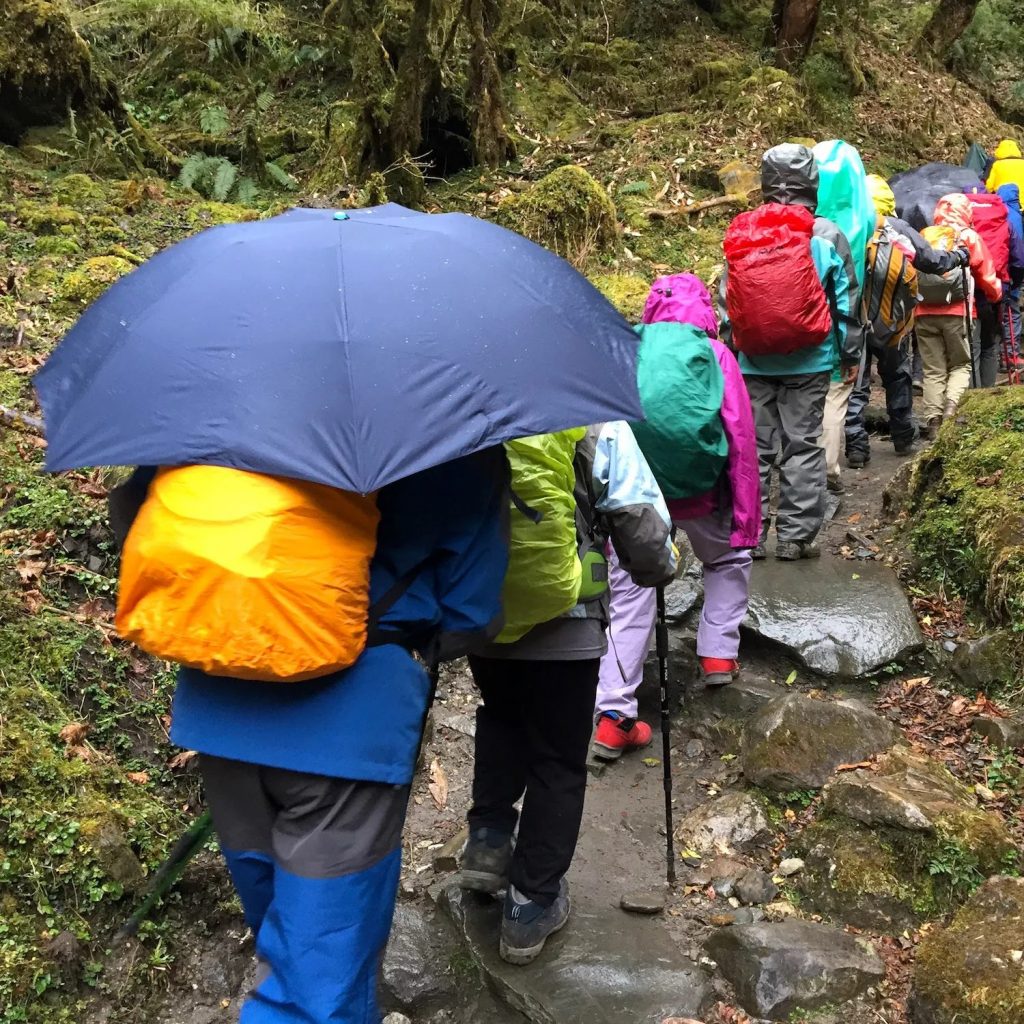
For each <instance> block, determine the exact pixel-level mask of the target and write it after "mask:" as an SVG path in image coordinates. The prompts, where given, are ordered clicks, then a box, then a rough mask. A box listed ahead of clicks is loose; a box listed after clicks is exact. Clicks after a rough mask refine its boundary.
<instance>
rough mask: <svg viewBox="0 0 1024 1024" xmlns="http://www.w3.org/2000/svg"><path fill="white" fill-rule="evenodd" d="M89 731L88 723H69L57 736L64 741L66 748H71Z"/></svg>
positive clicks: (90, 727)
mask: <svg viewBox="0 0 1024 1024" xmlns="http://www.w3.org/2000/svg"><path fill="white" fill-rule="evenodd" d="M90 729H92V726H91V725H89V723H88V722H70V723H69V724H68V725H65V726H64V728H63V729H61V731H60V732H59V733H58V734H57V735H58V736H59V737H60V738H61V739H62V740H63V741H64V745H65V746H66V747H73V746H76V745H77V744H79V743H81V742H82V740H84V739H85V737H86V736H88V735H89V730H90Z"/></svg>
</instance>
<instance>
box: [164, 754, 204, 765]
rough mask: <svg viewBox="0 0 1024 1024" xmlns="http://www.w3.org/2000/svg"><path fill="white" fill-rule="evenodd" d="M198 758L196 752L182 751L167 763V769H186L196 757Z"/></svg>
mask: <svg viewBox="0 0 1024 1024" xmlns="http://www.w3.org/2000/svg"><path fill="white" fill-rule="evenodd" d="M198 756H199V752H198V751H196V750H182V751H179V752H178V753H177V754H175V755H174V757H172V758H171V759H170V761H168V762H167V767H168V768H187V767H188V766H189V765H190V764H191V763H192V761H194V760H195V758H196V757H198Z"/></svg>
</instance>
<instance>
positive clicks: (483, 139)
mask: <svg viewBox="0 0 1024 1024" xmlns="http://www.w3.org/2000/svg"><path fill="white" fill-rule="evenodd" d="M466 21H467V22H468V24H469V31H470V36H471V38H472V46H471V48H470V53H469V90H468V92H469V102H470V104H471V108H470V109H471V114H472V122H473V148H474V151H475V155H476V159H477V160H478V161H479V162H480V163H482V164H486V165H487V166H488V167H497V166H498V164H500V163H501V162H502V161H503V160H507V159H508V158H509V157H510V156H511V155H512V154H513V153H514V152H515V147H514V146H513V144H512V140H511V139H510V138H509V137H508V133H507V132H506V131H505V100H504V97H503V96H502V85H501V71H500V70H499V68H498V61H497V58H496V57H495V54H494V47H493V45H492V43H491V39H492V37H493V35H494V33H495V31H496V30H497V28H498V25H499V23H500V22H501V0H466Z"/></svg>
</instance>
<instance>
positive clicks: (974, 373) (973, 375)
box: [962, 267, 981, 389]
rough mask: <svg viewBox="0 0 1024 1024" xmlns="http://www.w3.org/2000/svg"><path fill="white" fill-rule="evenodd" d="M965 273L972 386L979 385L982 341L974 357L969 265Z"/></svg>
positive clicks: (966, 318)
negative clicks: (976, 355) (976, 356)
mask: <svg viewBox="0 0 1024 1024" xmlns="http://www.w3.org/2000/svg"><path fill="white" fill-rule="evenodd" d="M962 272H963V275H964V330H965V331H966V332H967V339H966V340H967V357H968V359H970V361H971V387H972V388H974V389H977V387H978V371H979V367H978V364H979V363H980V362H981V341H980V340H979V342H978V358H977V359H975V358H974V324H973V323H972V322H971V289H970V279H969V278H968V276H967V267H963V268H962Z"/></svg>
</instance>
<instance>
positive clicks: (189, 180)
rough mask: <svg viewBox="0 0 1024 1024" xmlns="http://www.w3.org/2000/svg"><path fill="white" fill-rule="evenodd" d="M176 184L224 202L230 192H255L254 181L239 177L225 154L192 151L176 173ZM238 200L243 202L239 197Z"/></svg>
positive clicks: (248, 193) (218, 201)
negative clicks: (211, 154) (208, 154)
mask: <svg viewBox="0 0 1024 1024" xmlns="http://www.w3.org/2000/svg"><path fill="white" fill-rule="evenodd" d="M178 184H179V185H182V186H183V187H185V188H191V189H194V190H195V191H196V192H198V193H199V194H200V195H203V196H206V197H207V198H208V199H212V200H213V201H214V202H217V203H223V202H226V201H227V199H228V197H229V196H230V195H231V194H232V192H234V193H235V194H236V196H239V197H240V196H241V195H243V194H244V195H247V196H254V195H255V194H256V186H255V182H253V181H252V179H251V178H242V179H239V177H238V167H237V166H236V165H235V164H233V163H232V162H231V161H230V160H229V159H228V158H227V157H226V156H206V155H205V154H204V153H193V154H192V155H191V156H190V157H189V158H188V159H187V160H186V161H185V163H184V164H183V165H182V168H181V173H180V174H179V175H178ZM243 186H244V187H243ZM238 201H239V202H243V200H242V199H241V198H239V199H238ZM250 202H251V199H250Z"/></svg>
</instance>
